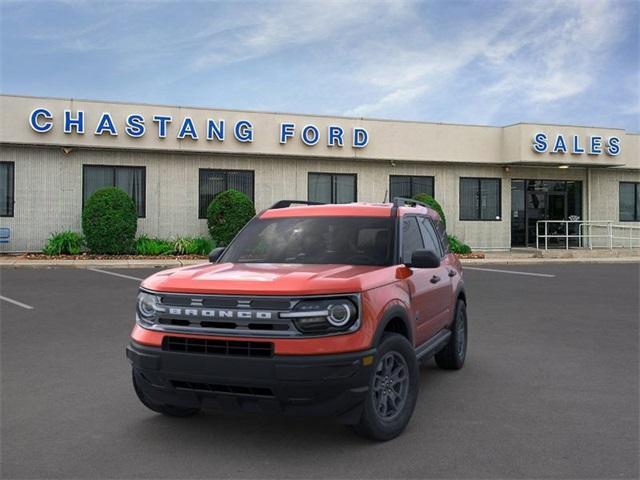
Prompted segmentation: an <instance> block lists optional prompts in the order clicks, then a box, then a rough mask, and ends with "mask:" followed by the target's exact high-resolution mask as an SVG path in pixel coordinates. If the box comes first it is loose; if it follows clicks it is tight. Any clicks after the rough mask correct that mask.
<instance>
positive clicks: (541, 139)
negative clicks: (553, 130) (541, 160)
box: [531, 132, 549, 153]
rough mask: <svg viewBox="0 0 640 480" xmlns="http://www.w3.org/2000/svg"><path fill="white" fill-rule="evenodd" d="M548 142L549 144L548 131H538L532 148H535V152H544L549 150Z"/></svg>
mask: <svg viewBox="0 0 640 480" xmlns="http://www.w3.org/2000/svg"><path fill="white" fill-rule="evenodd" d="M548 147H549V146H548V144H547V134H546V133H542V132H540V133H536V134H535V135H534V136H533V144H532V145H531V148H532V149H533V151H534V152H536V153H544V152H546V151H547V148H548Z"/></svg>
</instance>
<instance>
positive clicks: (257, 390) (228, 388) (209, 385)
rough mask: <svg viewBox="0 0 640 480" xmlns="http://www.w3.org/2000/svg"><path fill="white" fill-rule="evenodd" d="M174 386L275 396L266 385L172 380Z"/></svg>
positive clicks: (182, 388)
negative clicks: (253, 385)
mask: <svg viewBox="0 0 640 480" xmlns="http://www.w3.org/2000/svg"><path fill="white" fill-rule="evenodd" d="M171 385H173V388H176V389H178V390H191V391H197V392H210V393H228V394H231V395H250V396H253V397H273V396H274V395H273V391H272V390H271V389H270V388H266V387H242V386H238V385H218V384H212V383H198V382H185V381H182V380H171Z"/></svg>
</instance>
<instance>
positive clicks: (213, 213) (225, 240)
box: [207, 189, 256, 247]
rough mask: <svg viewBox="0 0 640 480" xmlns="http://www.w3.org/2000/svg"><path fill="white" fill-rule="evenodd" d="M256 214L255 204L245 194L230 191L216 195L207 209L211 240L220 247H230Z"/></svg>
mask: <svg viewBox="0 0 640 480" xmlns="http://www.w3.org/2000/svg"><path fill="white" fill-rule="evenodd" d="M255 214H256V210H255V208H254V206H253V203H252V202H251V200H249V197H247V196H246V195H245V194H244V193H241V192H239V191H237V190H233V189H230V190H226V191H224V192H222V193H220V194H218V195H216V197H215V198H214V199H213V201H212V202H211V203H210V204H209V208H207V225H208V227H209V233H210V234H211V238H213V241H214V242H215V243H216V245H217V246H218V247H225V246H227V245H229V243H230V242H231V240H233V237H235V236H236V234H237V233H238V232H239V231H240V229H242V227H244V226H245V224H246V223H247V222H248V221H249V220H251V219H252V218H253V217H254V216H255Z"/></svg>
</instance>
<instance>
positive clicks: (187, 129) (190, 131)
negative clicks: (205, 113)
mask: <svg viewBox="0 0 640 480" xmlns="http://www.w3.org/2000/svg"><path fill="white" fill-rule="evenodd" d="M187 135H188V136H190V137H191V138H192V139H193V140H197V139H198V132H196V126H195V125H194V124H193V120H191V117H184V120H183V121H182V126H181V127H180V132H178V138H184V137H185V136H187Z"/></svg>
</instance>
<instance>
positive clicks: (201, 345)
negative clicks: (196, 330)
mask: <svg viewBox="0 0 640 480" xmlns="http://www.w3.org/2000/svg"><path fill="white" fill-rule="evenodd" d="M162 349H163V350H167V351H170V352H185V353H200V354H203V355H234V356H238V357H271V356H273V343H272V342H244V341H238V340H212V339H207V338H186V337H164V340H163V341H162Z"/></svg>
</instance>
